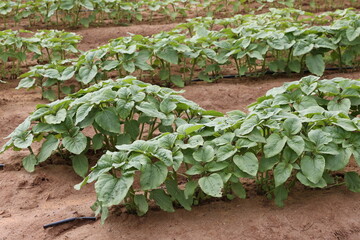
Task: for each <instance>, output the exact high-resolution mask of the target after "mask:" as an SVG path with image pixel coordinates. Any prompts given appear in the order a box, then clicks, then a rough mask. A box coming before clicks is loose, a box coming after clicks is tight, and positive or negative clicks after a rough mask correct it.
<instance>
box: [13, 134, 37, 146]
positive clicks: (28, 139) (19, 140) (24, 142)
mask: <svg viewBox="0 0 360 240" xmlns="http://www.w3.org/2000/svg"><path fill="white" fill-rule="evenodd" d="M13 139H14V142H13V143H14V146H15V147H17V148H21V149H24V148H27V147H29V146H30V145H31V144H32V142H33V139H34V135H32V134H30V133H24V135H23V136H19V137H14V138H13Z"/></svg>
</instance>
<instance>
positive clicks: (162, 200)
mask: <svg viewBox="0 0 360 240" xmlns="http://www.w3.org/2000/svg"><path fill="white" fill-rule="evenodd" d="M150 198H151V199H154V200H155V203H156V204H157V205H158V206H159V207H160V208H161V209H162V210H164V211H166V212H175V210H174V207H173V204H172V201H171V198H170V196H169V195H167V194H166V193H165V191H164V190H162V189H154V190H152V191H151V192H150Z"/></svg>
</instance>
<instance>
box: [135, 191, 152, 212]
mask: <svg viewBox="0 0 360 240" xmlns="http://www.w3.org/2000/svg"><path fill="white" fill-rule="evenodd" d="M134 203H135V205H136V212H137V215H138V216H143V215H145V214H146V213H147V211H148V210H149V204H148V202H147V200H146V197H145V196H144V195H143V194H141V195H139V194H137V195H135V196H134Z"/></svg>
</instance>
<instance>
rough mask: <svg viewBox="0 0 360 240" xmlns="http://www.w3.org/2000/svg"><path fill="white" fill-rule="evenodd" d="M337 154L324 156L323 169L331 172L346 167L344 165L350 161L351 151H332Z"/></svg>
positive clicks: (340, 149) (339, 149)
mask: <svg viewBox="0 0 360 240" xmlns="http://www.w3.org/2000/svg"><path fill="white" fill-rule="evenodd" d="M334 150H335V151H336V152H337V154H336V155H326V156H325V160H326V164H325V168H326V169H328V170H331V171H339V170H341V169H343V168H344V167H346V165H347V164H348V163H349V161H350V156H351V151H350V150H349V149H342V148H338V149H334Z"/></svg>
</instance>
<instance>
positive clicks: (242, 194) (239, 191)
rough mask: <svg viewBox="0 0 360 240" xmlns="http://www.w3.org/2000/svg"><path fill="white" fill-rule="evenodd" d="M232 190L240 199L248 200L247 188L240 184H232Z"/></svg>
mask: <svg viewBox="0 0 360 240" xmlns="http://www.w3.org/2000/svg"><path fill="white" fill-rule="evenodd" d="M231 190H232V192H233V193H235V195H236V196H238V197H239V198H242V199H245V198H246V191H245V188H244V187H243V185H242V184H241V183H240V182H237V183H231Z"/></svg>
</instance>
